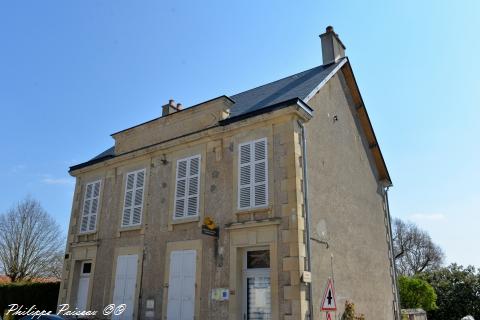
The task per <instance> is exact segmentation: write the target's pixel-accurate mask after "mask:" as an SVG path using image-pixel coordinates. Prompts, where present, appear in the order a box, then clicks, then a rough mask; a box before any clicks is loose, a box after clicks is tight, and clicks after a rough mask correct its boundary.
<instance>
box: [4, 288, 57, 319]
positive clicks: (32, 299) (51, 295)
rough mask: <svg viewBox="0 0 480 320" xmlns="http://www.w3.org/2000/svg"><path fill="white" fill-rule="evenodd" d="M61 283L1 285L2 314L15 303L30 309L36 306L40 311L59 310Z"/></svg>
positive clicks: (53, 311)
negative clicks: (58, 301)
mask: <svg viewBox="0 0 480 320" xmlns="http://www.w3.org/2000/svg"><path fill="white" fill-rule="evenodd" d="M59 289H60V282H12V283H4V284H0V314H4V311H5V309H9V306H8V305H9V304H12V303H15V304H18V305H23V306H24V308H27V309H28V308H30V307H31V306H33V305H35V306H36V308H37V309H38V310H45V311H52V313H55V312H56V310H57V300H58V291H59Z"/></svg>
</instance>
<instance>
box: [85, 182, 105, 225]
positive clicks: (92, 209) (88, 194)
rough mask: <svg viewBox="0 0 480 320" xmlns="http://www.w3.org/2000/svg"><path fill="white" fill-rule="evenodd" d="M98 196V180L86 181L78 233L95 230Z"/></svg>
mask: <svg viewBox="0 0 480 320" xmlns="http://www.w3.org/2000/svg"><path fill="white" fill-rule="evenodd" d="M99 198H100V180H99V181H95V182H91V183H87V185H86V187H85V197H84V199H83V211H82V220H81V223H80V233H84V232H91V231H95V227H96V224H97V215H98V201H99Z"/></svg>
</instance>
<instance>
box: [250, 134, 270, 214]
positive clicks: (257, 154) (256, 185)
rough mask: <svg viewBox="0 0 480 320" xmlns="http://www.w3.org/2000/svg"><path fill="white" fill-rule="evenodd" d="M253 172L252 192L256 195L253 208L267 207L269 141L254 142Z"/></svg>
mask: <svg viewBox="0 0 480 320" xmlns="http://www.w3.org/2000/svg"><path fill="white" fill-rule="evenodd" d="M253 151H254V158H253V168H252V169H253V170H254V171H253V172H254V181H253V188H252V192H253V194H254V199H253V206H254V207H260V206H265V205H267V198H268V190H267V173H268V172H267V140H266V139H261V140H257V141H255V142H253Z"/></svg>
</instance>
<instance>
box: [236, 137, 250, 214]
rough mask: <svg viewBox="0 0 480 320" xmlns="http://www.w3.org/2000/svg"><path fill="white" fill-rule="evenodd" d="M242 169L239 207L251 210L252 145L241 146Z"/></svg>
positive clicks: (240, 173)
mask: <svg viewBox="0 0 480 320" xmlns="http://www.w3.org/2000/svg"><path fill="white" fill-rule="evenodd" d="M239 149H240V156H239V158H240V160H239V161H240V169H239V171H240V172H239V194H238V207H239V208H249V207H250V206H251V201H252V200H251V198H252V186H251V184H252V183H251V182H252V170H251V169H252V168H251V167H252V166H251V162H252V159H251V158H252V144H251V143H245V144H242V145H240V148H239Z"/></svg>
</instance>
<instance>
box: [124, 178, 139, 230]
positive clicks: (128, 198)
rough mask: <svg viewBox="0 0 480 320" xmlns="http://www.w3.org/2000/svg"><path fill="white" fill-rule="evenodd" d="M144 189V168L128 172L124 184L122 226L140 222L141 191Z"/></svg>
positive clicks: (134, 224)
mask: <svg viewBox="0 0 480 320" xmlns="http://www.w3.org/2000/svg"><path fill="white" fill-rule="evenodd" d="M144 189H145V169H142V170H138V171H134V172H129V173H128V174H127V180H126V184H125V201H124V207H123V218H122V227H128V226H136V225H139V224H141V223H142V210H143V193H144Z"/></svg>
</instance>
